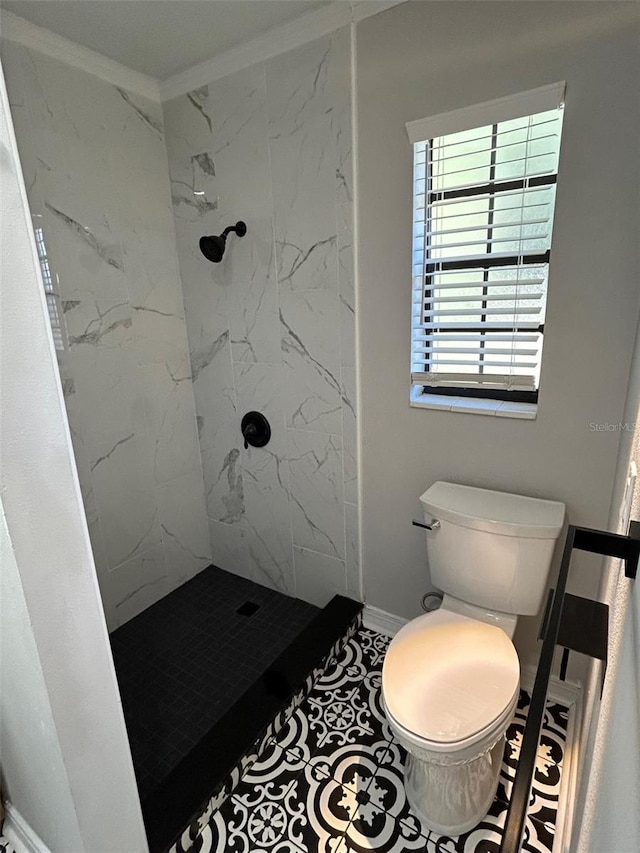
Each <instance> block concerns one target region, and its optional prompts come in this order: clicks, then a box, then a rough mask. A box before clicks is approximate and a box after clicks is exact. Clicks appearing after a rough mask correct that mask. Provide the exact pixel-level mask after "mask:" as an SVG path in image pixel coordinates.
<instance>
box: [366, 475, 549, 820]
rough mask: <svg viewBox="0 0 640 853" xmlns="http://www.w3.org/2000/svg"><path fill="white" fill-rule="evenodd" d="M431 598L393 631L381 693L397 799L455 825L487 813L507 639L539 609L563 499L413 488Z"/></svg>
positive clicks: (505, 686)
mask: <svg viewBox="0 0 640 853" xmlns="http://www.w3.org/2000/svg"><path fill="white" fill-rule="evenodd" d="M420 500H421V502H422V505H423V509H424V518H425V527H426V528H427V533H426V534H425V535H426V544H427V555H428V558H429V570H430V575H431V581H432V583H433V584H434V585H435V586H436V587H437V588H438V589H440V590H442V592H443V594H444V595H443V601H442V606H441V607H440V609H439V610H436V611H434V612H432V613H428V614H426V615H424V616H420V617H418V618H417V619H413V620H412V621H411V622H409V623H408V624H407V625H405V626H404V628H402V629H401V630H400V631H399V632H398V634H397V635H396V636H395V638H394V639H393V641H392V642H391V644H390V646H389V649H388V651H387V654H386V656H385V660H384V663H383V668H382V700H383V705H384V709H385V713H386V715H387V719H388V721H389V725H390V727H391V730H392V731H393V733H394V735H395V737H396V738H397V740H398V741H399V742H400V743H401V744H402V746H404V748H405V749H406V750H407V761H406V765H405V788H406V793H407V799H408V800H409V803H410V805H411V806H412V808H413V810H414V812H415V814H416V815H417V816H418V817H419V818H420V820H421V821H422V823H423V824H424V825H425V827H426V828H427V829H429V830H433V831H435V832H437V833H439V834H440V835H451V836H456V835H460V834H461V833H463V832H467V831H469V830H470V829H472V828H473V827H474V826H476V825H477V824H478V823H479V822H480V821H481V820H482V819H483V817H484V816H485V815H486V814H487V812H488V810H489V808H490V806H491V803H492V801H493V798H494V796H495V793H496V788H497V786H498V779H499V775H500V766H501V763H502V754H503V749H504V739H505V738H504V735H505V732H506V730H507V728H508V726H509V723H510V722H511V719H512V718H513V714H514V711H515V708H516V705H517V702H518V694H519V687H520V663H519V660H518V655H517V653H516V650H515V648H514V646H513V643H512V642H511V637H512V636H513V632H514V630H515V627H516V622H517V619H518V616H520V615H530V616H532V615H535V614H536V613H538V612H539V609H540V606H541V603H542V598H543V595H544V591H545V589H546V584H547V579H548V575H549V569H550V565H551V559H552V556H553V551H554V547H555V543H556V541H557V539H558V536H559V534H560V531H561V529H562V525H563V522H564V512H565V507H564V504H562V503H559V502H557V501H548V500H542V499H539V498H530V497H526V496H524V495H511V494H507V493H503V492H495V491H490V490H487V489H478V488H476V487H471V486H464V485H460V484H458V483H445V482H438V483H434V484H433V485H432V486H431V487H430V488H429V489H427V491H426V492H425V493H424V494H423V495H422V496H421V498H420Z"/></svg>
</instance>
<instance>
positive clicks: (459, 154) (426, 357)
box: [407, 84, 564, 403]
mask: <svg viewBox="0 0 640 853" xmlns="http://www.w3.org/2000/svg"><path fill="white" fill-rule="evenodd" d="M563 93H564V85H563V84H557V85H555V86H549V87H544V88H543V89H538V90H535V91H533V92H529V93H526V94H524V95H519V96H515V97H513V98H505V99H501V100H499V101H494V102H491V103H488V104H481V105H478V106H476V107H473V108H470V109H469V110H460V111H458V112H454V113H447V114H445V115H442V116H436V117H435V118H433V119H426V120H423V121H418V122H412V123H410V124H409V125H407V129H408V132H409V138H410V140H411V142H412V143H413V150H414V215H413V304H412V344H411V384H412V397H413V399H416V397H415V394H416V393H417V394H418V395H423V394H432V395H453V396H459V397H460V396H462V397H476V398H490V399H493V400H503V401H504V400H510V401H513V402H517V403H535V402H536V401H537V395H538V385H539V378H540V364H541V359H542V345H543V337H544V323H545V307H546V295H547V279H548V273H549V260H550V256H551V236H552V229H553V212H554V203H555V187H556V180H557V174H558V155H559V150H560V135H561V129H562V100H563Z"/></svg>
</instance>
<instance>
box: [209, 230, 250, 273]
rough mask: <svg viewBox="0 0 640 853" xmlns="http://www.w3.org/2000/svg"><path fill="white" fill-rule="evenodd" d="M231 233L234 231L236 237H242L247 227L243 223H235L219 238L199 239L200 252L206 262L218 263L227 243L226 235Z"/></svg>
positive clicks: (213, 236)
mask: <svg viewBox="0 0 640 853" xmlns="http://www.w3.org/2000/svg"><path fill="white" fill-rule="evenodd" d="M231 231H235V233H236V234H237V235H238V237H244V235H245V234H246V233H247V226H246V225H245V223H244V222H236V224H235V225H230V226H229V227H228V228H225V229H224V231H223V232H222V234H220V236H219V237H217V236H215V235H213V234H212V235H211V236H209V237H201V238H200V251H201V252H202V254H203V255H204V256H205V258H206V259H207V260H208V261H211V262H212V263H214V264H219V263H220V261H221V260H222V256H223V255H224V248H225V245H226V243H227V234H230V233H231Z"/></svg>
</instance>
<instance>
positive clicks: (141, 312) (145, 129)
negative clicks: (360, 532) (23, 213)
mask: <svg viewBox="0 0 640 853" xmlns="http://www.w3.org/2000/svg"><path fill="white" fill-rule="evenodd" d="M2 60H3V66H4V70H5V74H6V78H7V85H8V89H9V96H10V101H11V109H12V115H13V119H14V124H15V128H16V136H17V140H18V146H19V150H20V156H21V161H22V167H23V171H24V175H25V183H26V185H27V191H28V196H29V202H30V207H31V211H32V213H33V215H34V223H35V227H36V234H37V236H38V237H39V238H40V244H39V250H40V253H41V265H42V267H43V275H44V278H45V286H46V287H47V289H48V291H49V293H48V296H47V299H48V301H49V312H50V316H51V321H52V326H53V332H54V339H55V343H56V347H57V349H58V356H59V364H60V370H61V375H62V380H63V388H64V394H65V400H66V405H67V412H68V416H69V424H70V427H71V433H72V439H73V445H74V449H75V456H76V462H77V468H78V474H79V479H80V486H81V490H82V496H83V499H84V505H85V509H86V513H87V519H88V523H89V532H90V535H91V541H92V545H93V552H94V556H95V561H96V566H97V569H98V577H99V582H100V587H101V592H102V597H103V601H104V605H105V612H106V615H107V619H108V623H109V626H110V627H111V628H113V627H115V626H117V625H118V624H121V623H122V622H124V621H126V620H127V619H129V618H131V617H132V616H134V615H135V614H136V613H138V612H139V611H140V610H142V609H144V608H145V607H146V606H148V605H149V604H151V603H153V602H154V601H155V600H157V599H158V598H160V597H161V596H162V595H164V594H165V593H166V592H168V591H169V590H170V589H172V588H174V587H175V586H177V585H179V584H180V583H182V582H183V581H184V580H186V579H187V578H189V577H191V576H193V574H194V573H196V572H197V571H199V570H200V569H201V568H203V567H204V566H206V565H207V564H208V563H209V562H210V559H211V554H210V547H209V534H208V525H207V519H206V514H205V504H204V491H203V479H202V467H201V461H200V453H199V447H198V438H197V429H196V419H195V408H194V400H193V390H192V384H191V372H190V359H189V352H188V344H187V335H186V326H185V319H184V307H183V299H182V289H181V283H180V276H179V270H178V263H177V257H176V249H175V232H174V226H173V217H172V212H171V197H170V191H169V182H168V175H167V160H166V149H165V144H164V131H163V124H162V111H161V107H160V106H159V104H154V103H151V102H147V101H145V100H144V99H143V98H141V97H139V96H138V95H134V94H131V93H128V92H126V91H124V90H120V89H117V88H115V87H114V86H111V85H109V84H107V83H105V82H103V81H101V80H99V79H97V78H95V77H93V76H91V75H89V74H86V73H84V72H82V71H79V70H77V69H74V68H71V67H68V66H66V65H64V64H62V63H59V62H56V61H54V60H52V59H49V58H48V57H44V56H42V55H39V54H38V53H36V52H34V51H31V50H27V49H25V48H24V47H21V46H19V45H16V44H14V43H11V42H3V45H2ZM25 381H28V378H26V379H25ZM51 496H52V500H51V512H53V513H55V512H56V511H57V509H56V502H55V484H53V486H52V493H51ZM43 571H46V566H43Z"/></svg>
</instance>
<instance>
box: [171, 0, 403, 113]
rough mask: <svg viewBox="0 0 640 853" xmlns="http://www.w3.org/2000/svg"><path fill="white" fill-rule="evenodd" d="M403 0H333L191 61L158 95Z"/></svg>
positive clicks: (188, 88)
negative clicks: (210, 55)
mask: <svg viewBox="0 0 640 853" xmlns="http://www.w3.org/2000/svg"><path fill="white" fill-rule="evenodd" d="M404 2H405V0H356V2H348V0H335V2H333V3H330V4H329V5H327V6H325V7H323V8H321V9H317V10H316V11H315V12H309V13H308V14H306V15H301V16H300V17H299V18H295V19H294V20H293V21H289V22H288V23H286V24H283V25H282V26H280V27H274V28H273V29H271V30H268V31H267V32H266V33H263V34H262V35H260V36H257V37H256V38H254V39H251V41H248V42H245V44H241V45H239V46H238V47H235V48H232V49H231V50H227V51H224V52H223V53H220V54H218V56H216V57H214V58H213V59H208V60H207V61H206V62H201V63H200V64H198V65H194V66H193V67H192V68H188V69H186V71H181V72H180V73H178V74H174V75H172V76H171V77H167V78H165V79H164V80H161V81H160V99H161V100H162V101H168V100H170V99H171V98H176V97H178V96H179V95H185V94H186V93H187V92H192V91H193V90H194V89H198V88H200V87H201V86H206V85H207V84H208V83H212V82H213V81H214V80H220V79H221V78H222V77H227V76H228V75H229V74H233V73H235V72H236V71H241V70H242V69H243V68H249V67H250V66H252V65H256V64H257V63H259V62H264V61H266V60H267V59H272V58H273V57H274V56H278V55H279V54H281V53H286V52H287V51H288V50H293V49H294V48H296V47H300V46H301V45H303V44H308V43H309V42H311V41H314V40H315V39H318V38H322V36H326V35H328V34H329V33H332V32H335V30H338V29H340V28H341V27H344V26H347V25H348V24H351V23H355V22H357V21H362V20H364V19H365V18H368V17H370V16H371V15H377V14H378V13H379V12H384V11H385V10H386V9H390V8H392V7H393V6H398V5H400V3H404Z"/></svg>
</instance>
